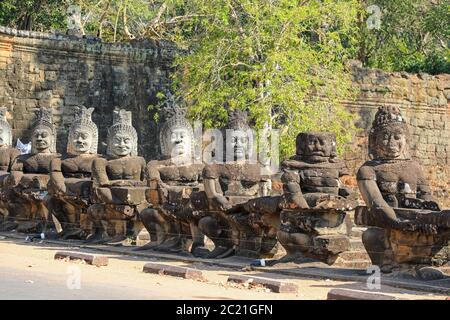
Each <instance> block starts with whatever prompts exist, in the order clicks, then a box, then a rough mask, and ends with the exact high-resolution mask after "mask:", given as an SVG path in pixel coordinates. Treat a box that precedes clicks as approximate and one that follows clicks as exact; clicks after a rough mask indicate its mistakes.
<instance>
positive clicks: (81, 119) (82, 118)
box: [67, 106, 98, 154]
mask: <svg viewBox="0 0 450 320" xmlns="http://www.w3.org/2000/svg"><path fill="white" fill-rule="evenodd" d="M93 112H94V108H86V107H85V106H78V107H76V109H75V120H74V122H73V124H72V125H71V126H70V129H69V138H68V143H67V152H68V153H75V151H74V147H73V142H72V141H73V140H74V138H75V137H74V135H75V130H76V129H78V128H83V129H87V130H89V132H90V133H91V136H92V145H91V149H90V150H89V153H93V154H96V153H97V146H98V128H97V125H96V124H95V123H94V122H93V121H92V113H93Z"/></svg>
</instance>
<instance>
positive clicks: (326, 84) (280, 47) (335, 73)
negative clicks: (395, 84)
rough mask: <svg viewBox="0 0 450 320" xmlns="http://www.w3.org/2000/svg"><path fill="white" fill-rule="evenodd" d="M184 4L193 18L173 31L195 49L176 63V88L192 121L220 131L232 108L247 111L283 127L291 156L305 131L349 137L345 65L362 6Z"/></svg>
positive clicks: (220, 0)
mask: <svg viewBox="0 0 450 320" xmlns="http://www.w3.org/2000/svg"><path fill="white" fill-rule="evenodd" d="M166 3H167V1H166ZM179 4H180V1H175V3H174V4H173V5H179ZM183 7H184V8H187V7H189V11H187V12H186V11H185V12H183V14H184V15H185V16H186V15H188V14H190V15H191V16H194V14H195V18H192V19H189V20H188V22H187V23H184V24H182V25H179V26H178V29H177V30H172V32H171V33H172V40H174V41H176V42H177V43H178V44H179V45H180V46H185V48H186V49H189V50H190V51H191V52H190V54H188V55H180V56H179V57H178V58H177V60H176V64H177V66H178V72H177V73H176V74H175V76H174V84H175V87H176V90H177V92H178V93H180V94H181V95H182V96H183V98H184V99H185V100H186V101H188V103H190V109H189V111H190V115H191V116H192V117H193V118H195V119H201V120H202V121H203V122H204V124H205V126H206V127H219V126H221V125H222V124H224V122H225V121H226V119H227V110H228V109H234V108H238V109H244V110H248V111H249V113H250V116H251V119H253V121H254V123H255V125H256V128H258V129H262V128H265V127H266V126H269V127H270V128H277V129H280V136H281V141H280V151H281V155H282V157H285V156H287V155H292V154H293V152H294V142H295V136H296V135H297V134H298V133H299V132H301V131H323V130H325V131H332V132H335V133H336V135H337V137H338V145H339V146H343V145H344V144H345V143H346V142H349V141H350V140H351V138H352V134H353V132H354V131H353V129H354V126H353V117H352V115H351V114H350V113H349V112H347V111H346V110H345V109H344V108H343V107H342V105H341V101H342V100H343V99H345V98H348V97H349V96H350V94H351V92H352V90H351V82H350V79H349V76H348V72H347V70H346V68H345V66H344V64H343V63H342V62H343V61H345V60H346V58H347V57H348V54H349V49H347V48H346V47H345V46H344V42H345V43H352V42H353V41H354V38H353V36H354V35H355V31H356V30H355V28H354V26H355V20H356V17H357V10H356V8H357V1H352V0H349V1H337V0H336V1H334V0H327V1H303V3H300V2H299V1H297V0H279V1H270V0H257V1H255V0H252V1H250V0H240V1H236V0H216V1H208V2H207V1H204V2H203V1H188V0H186V1H184V6H183ZM178 14H180V12H178Z"/></svg>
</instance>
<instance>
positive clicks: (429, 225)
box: [355, 107, 450, 272]
mask: <svg viewBox="0 0 450 320" xmlns="http://www.w3.org/2000/svg"><path fill="white" fill-rule="evenodd" d="M409 141H410V135H409V129H408V125H407V124H406V122H405V119H404V118H403V116H402V115H401V113H400V110H399V109H398V108H396V107H380V108H379V110H378V112H377V113H376V115H375V119H374V121H373V123H372V128H371V130H370V133H369V153H370V155H371V157H372V160H370V161H367V162H366V163H364V164H363V166H362V167H361V168H360V169H359V171H358V174H357V180H358V187H359V190H360V191H361V195H362V197H363V199H364V202H365V203H366V205H367V207H360V208H358V210H357V212H356V213H357V214H356V218H355V219H356V222H357V223H358V224H362V225H368V226H370V227H369V228H368V229H367V230H366V231H365V232H364V233H363V236H362V240H363V243H364V246H365V248H366V250H367V252H368V254H369V256H370V259H371V260H372V263H373V264H375V265H378V266H380V267H381V270H382V271H384V272H391V271H392V270H394V269H399V268H400V269H401V267H402V266H408V265H437V266H439V265H443V264H445V263H447V262H448V257H449V252H450V251H449V246H448V240H449V229H450V211H449V210H447V211H440V209H439V206H438V204H437V203H435V202H434V201H433V198H432V195H431V190H430V187H429V186H428V184H427V182H426V180H425V177H424V174H423V172H422V169H421V167H420V165H419V164H418V163H417V162H416V161H414V160H412V159H411V157H410V155H409V148H408V147H409ZM397 267H398V268H397Z"/></svg>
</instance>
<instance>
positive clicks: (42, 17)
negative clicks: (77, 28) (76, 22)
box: [0, 0, 71, 31]
mask: <svg viewBox="0 0 450 320" xmlns="http://www.w3.org/2000/svg"><path fill="white" fill-rule="evenodd" d="M69 2H71V1H69V0H2V1H1V2H0V25H5V26H9V27H13V28H16V29H21V30H34V31H49V30H52V29H64V28H65V26H66V7H67V6H68V5H69Z"/></svg>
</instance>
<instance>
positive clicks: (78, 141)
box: [71, 128, 93, 154]
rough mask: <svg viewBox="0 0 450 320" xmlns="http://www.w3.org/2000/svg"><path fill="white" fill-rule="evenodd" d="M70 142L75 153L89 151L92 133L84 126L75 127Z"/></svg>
mask: <svg viewBox="0 0 450 320" xmlns="http://www.w3.org/2000/svg"><path fill="white" fill-rule="evenodd" d="M71 143H72V145H73V150H74V151H75V152H76V153H79V154H83V153H89V151H90V150H91V146H92V143H93V137H92V133H91V132H90V130H87V129H84V128H76V129H75V130H74V132H73V140H72V141H71Z"/></svg>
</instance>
